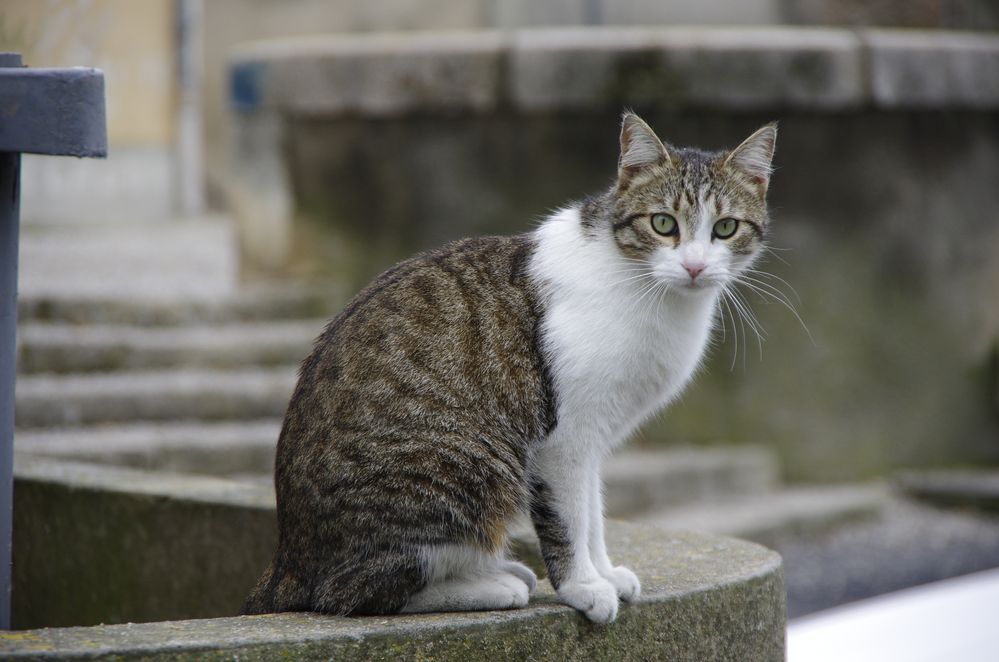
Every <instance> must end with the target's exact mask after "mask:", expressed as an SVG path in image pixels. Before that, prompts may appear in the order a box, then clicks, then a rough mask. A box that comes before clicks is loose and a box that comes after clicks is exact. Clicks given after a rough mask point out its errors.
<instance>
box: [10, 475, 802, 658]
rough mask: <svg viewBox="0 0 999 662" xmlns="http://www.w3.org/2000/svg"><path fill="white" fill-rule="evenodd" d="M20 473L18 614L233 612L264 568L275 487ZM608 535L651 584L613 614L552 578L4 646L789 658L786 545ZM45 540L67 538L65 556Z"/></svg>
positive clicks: (83, 652) (298, 654) (622, 532)
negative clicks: (430, 610)
mask: <svg viewBox="0 0 999 662" xmlns="http://www.w3.org/2000/svg"><path fill="white" fill-rule="evenodd" d="M17 475H18V483H17V485H18V486H17V490H18V495H20V496H19V498H20V499H21V503H23V504H25V505H23V506H21V508H20V511H21V514H20V516H19V519H18V521H17V527H18V528H16V529H15V530H16V531H20V532H21V534H20V536H19V538H20V542H18V545H19V547H18V549H17V550H15V551H16V552H17V551H19V552H20V555H19V556H20V557H21V558H28V559H31V563H30V567H28V568H26V567H25V564H24V563H22V565H21V567H20V569H19V570H18V573H19V574H18V575H17V582H16V583H15V600H20V601H22V602H21V603H20V608H19V609H15V614H18V613H19V614H20V616H19V617H18V618H20V619H21V621H20V623H19V624H18V627H22V628H23V627H33V626H37V625H41V624H47V625H57V624H58V623H60V622H65V621H66V620H68V619H76V621H77V622H97V621H98V620H100V621H104V622H111V621H113V620H119V621H124V620H129V621H142V620H153V619H158V618H171V617H172V618H177V617H183V616H184V615H186V616H188V617H190V616H197V615H207V613H209V612H212V611H213V610H214V611H215V612H216V614H215V615H221V614H224V613H229V614H233V613H235V610H236V609H237V608H238V605H237V604H233V602H232V599H234V598H235V597H236V595H237V594H242V593H243V592H245V591H246V590H247V589H248V588H249V586H250V583H252V581H253V579H255V576H254V577H250V576H249V575H250V574H255V573H256V572H259V571H260V570H261V569H262V568H263V564H264V563H266V561H267V554H268V553H269V552H270V545H272V544H273V537H274V535H275V531H274V529H273V521H272V520H268V519H267V517H266V511H267V507H266V506H265V505H264V504H263V501H265V500H266V498H267V497H266V495H265V492H266V491H261V490H255V489H254V488H252V486H241V485H239V484H234V483H231V482H227V481H209V480H207V479H201V480H199V479H191V478H190V477H169V476H164V475H158V474H151V473H146V472H130V471H128V470H122V469H108V468H103V467H95V466H86V465H72V464H59V463H52V462H48V461H41V460H37V459H30V458H27V459H26V458H23V457H22V458H19V462H18V465H17ZM270 512H271V517H272V516H273V513H272V511H270ZM94 523H100V524H99V525H97V526H95V525H94ZM608 540H609V543H610V548H611V553H612V554H613V555H614V556H615V558H616V559H617V560H618V562H621V563H626V564H628V565H630V566H631V567H632V568H633V569H634V570H635V571H636V572H637V573H638V575H639V577H641V578H642V581H643V596H642V599H641V601H640V603H639V604H637V605H635V606H630V607H629V606H625V607H623V608H622V610H621V613H620V615H619V617H618V620H617V621H616V622H615V623H614V624H613V625H611V626H609V627H595V626H593V625H592V624H590V623H588V622H587V621H586V620H585V619H584V618H583V617H582V616H581V615H579V614H578V613H576V612H575V611H574V610H571V609H569V608H566V607H563V606H559V605H556V604H554V603H553V597H552V593H551V590H550V588H548V587H547V586H546V585H543V587H542V588H541V589H540V590H539V592H538V594H537V595H536V596H535V597H534V598H532V606H531V607H529V608H527V609H524V610H516V611H510V612H491V613H473V614H452V615H423V616H407V617H391V618H360V619H340V618H326V617H321V616H315V615H308V614H286V615H279V616H257V617H242V618H223V619H218V620H202V621H181V622H165V623H149V624H145V625H133V624H125V625H117V626H99V627H85V628H83V627H74V628H65V629H63V628H52V629H42V630H29V631H22V632H11V633H3V634H0V656H4V657H5V658H6V659H77V658H84V657H85V658H88V659H94V658H98V659H104V658H111V657H116V659H135V658H139V657H141V658H143V659H179V658H183V657H185V656H197V657H198V658H199V659H231V658H232V657H233V656H238V657H239V658H240V659H272V658H275V657H279V656H285V657H288V656H290V657H294V658H295V659H331V658H335V659H380V658H381V657H382V656H391V657H394V658H399V657H403V658H412V657H421V656H430V655H433V657H434V659H440V660H448V659H455V660H465V659H469V657H470V656H471V657H475V658H478V659H511V660H512V659H529V658H530V657H532V656H541V657H543V658H545V659H594V660H600V659H607V660H626V659H635V660H638V659H651V658H656V657H660V658H666V659H671V660H704V659H712V660H739V661H752V660H767V661H777V660H782V659H783V642H784V597H783V585H782V581H781V569H780V558H779V557H778V556H777V555H776V554H775V553H773V552H771V551H769V550H767V549H765V548H762V547H759V546H756V545H753V544H751V543H746V542H740V541H736V540H731V539H726V538H721V537H717V536H712V535H705V534H690V533H674V532H666V531H663V530H660V529H656V528H654V527H648V526H637V525H629V524H623V523H619V522H610V523H609V524H608ZM32 545H34V547H32ZM39 545H40V546H39ZM46 549H49V550H52V549H58V550H59V553H58V554H56V555H55V556H56V557H57V559H61V562H53V559H51V558H49V557H50V556H52V555H50V554H46V553H43V552H44V550H46ZM251 558H252V561H251ZM256 565H259V567H251V566H256ZM15 567H16V568H17V566H15ZM81 567H86V568H87V572H85V573H81V572H79V568H81ZM244 571H245V574H247V576H246V577H244V576H243V573H244ZM251 571H252V572H251ZM237 575H238V577H237ZM126 579H127V580H128V581H126ZM170 587H173V588H170ZM185 593H186V595H183V594H185ZM69 595H72V596H74V598H73V599H67V597H66V596H69ZM60 596H62V597H60ZM220 596H227V597H226V599H225V600H223V599H221V597H220ZM15 605H18V603H17V602H15ZM102 609H103V611H102ZM185 612H186V613H185ZM29 615H33V616H32V617H29ZM32 618H33V619H34V622H32ZM81 618H82V619H83V620H80V619H81Z"/></svg>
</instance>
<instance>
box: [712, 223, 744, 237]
mask: <svg viewBox="0 0 999 662" xmlns="http://www.w3.org/2000/svg"><path fill="white" fill-rule="evenodd" d="M738 229H739V221H737V220H735V219H734V218H723V219H722V220H720V221H718V222H717V223H715V227H714V230H713V233H714V235H715V236H716V237H718V238H719V239H728V238H729V237H731V236H732V235H734V234H735V231H736V230H738Z"/></svg>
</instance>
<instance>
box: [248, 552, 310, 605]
mask: <svg viewBox="0 0 999 662" xmlns="http://www.w3.org/2000/svg"><path fill="white" fill-rule="evenodd" d="M283 565H284V564H282V563H280V561H279V559H278V558H275V559H274V560H273V561H272V562H271V564H270V566H268V568H267V570H265V571H264V574H263V575H262V576H261V577H260V579H259V580H257V583H256V585H255V586H254V587H253V589H252V590H251V591H250V595H249V597H247V598H246V601H245V602H244V603H243V609H242V611H241V612H240V613H242V614H243V615H245V616H248V615H251V614H273V613H276V612H280V611H306V610H308V608H309V606H308V597H309V595H308V591H307V590H306V588H305V586H304V585H303V584H302V583H301V582H300V581H298V579H297V578H296V576H295V575H294V573H291V572H288V571H287V569H286V568H285V567H283Z"/></svg>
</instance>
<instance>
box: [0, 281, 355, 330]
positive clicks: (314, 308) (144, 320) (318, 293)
mask: <svg viewBox="0 0 999 662" xmlns="http://www.w3.org/2000/svg"><path fill="white" fill-rule="evenodd" d="M347 296H348V295H347V292H346V291H345V288H344V286H343V285H342V284H336V283H329V282H320V283H318V284H317V283H279V284H278V285H266V286H265V285H250V286H248V287H245V288H240V289H238V290H237V291H236V292H234V293H233V294H232V295H231V296H224V297H218V298H208V299H204V298H178V299H176V300H164V299H144V298H138V297H133V296H129V295H125V294H122V293H120V292H119V293H114V294H112V293H106V294H105V295H103V296H99V297H95V296H89V297H81V296H65V295H62V294H59V293H57V292H52V293H51V294H48V295H32V294H25V295H24V296H19V297H18V300H17V304H18V305H17V310H18V318H19V319H21V320H22V321H25V322H28V321H32V320H34V321H43V322H49V323H68V324H128V325H137V326H180V325H185V324H195V325H196V324H229V323H232V322H250V321H267V320H274V319H302V318H314V317H328V316H332V315H333V313H335V312H336V310H337V309H338V308H339V307H340V306H342V305H343V304H344V302H346V300H347Z"/></svg>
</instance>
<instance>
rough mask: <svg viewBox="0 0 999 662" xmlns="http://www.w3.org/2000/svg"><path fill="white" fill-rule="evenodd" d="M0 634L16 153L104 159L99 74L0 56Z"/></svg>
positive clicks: (6, 597) (6, 621)
mask: <svg viewBox="0 0 999 662" xmlns="http://www.w3.org/2000/svg"><path fill="white" fill-rule="evenodd" d="M0 109H2V110H3V114H4V116H3V120H2V121H0V628H2V629H4V630H9V629H10V590H11V565H10V562H11V558H10V551H11V536H12V524H13V499H14V377H15V363H16V352H17V346H16V336H15V334H16V332H17V252H18V251H17V245H18V234H19V230H20V228H19V212H20V209H19V207H20V204H19V203H20V198H21V196H20V193H21V182H20V177H21V152H35V153H38V154H69V155H73V156H104V155H105V154H106V153H107V135H106V128H105V119H104V74H103V73H101V72H100V71H97V70H96V69H83V68H76V69H26V68H23V67H22V65H21V56H20V55H18V54H17V53H0Z"/></svg>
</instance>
